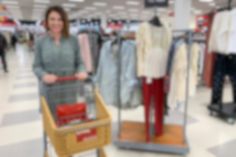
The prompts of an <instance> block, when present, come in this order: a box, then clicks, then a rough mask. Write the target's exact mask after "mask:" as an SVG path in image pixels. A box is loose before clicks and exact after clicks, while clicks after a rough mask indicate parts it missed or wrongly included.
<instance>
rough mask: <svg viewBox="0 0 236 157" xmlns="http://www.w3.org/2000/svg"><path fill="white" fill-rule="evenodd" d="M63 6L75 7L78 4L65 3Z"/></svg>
mask: <svg viewBox="0 0 236 157" xmlns="http://www.w3.org/2000/svg"><path fill="white" fill-rule="evenodd" d="M62 6H63V7H67V8H75V7H76V4H73V3H64V4H62Z"/></svg>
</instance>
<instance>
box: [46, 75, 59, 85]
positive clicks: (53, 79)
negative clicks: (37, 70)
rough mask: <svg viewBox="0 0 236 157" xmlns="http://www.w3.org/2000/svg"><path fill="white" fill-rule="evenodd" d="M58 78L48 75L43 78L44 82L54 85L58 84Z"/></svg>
mask: <svg viewBox="0 0 236 157" xmlns="http://www.w3.org/2000/svg"><path fill="white" fill-rule="evenodd" d="M57 79H58V77H57V76H56V75H53V74H46V75H44V76H43V82H44V83H46V84H54V83H56V81H57Z"/></svg>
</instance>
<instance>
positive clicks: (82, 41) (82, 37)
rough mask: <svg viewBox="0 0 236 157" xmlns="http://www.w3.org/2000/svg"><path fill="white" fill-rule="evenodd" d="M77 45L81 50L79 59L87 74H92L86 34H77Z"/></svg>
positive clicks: (90, 55)
mask: <svg viewBox="0 0 236 157" xmlns="http://www.w3.org/2000/svg"><path fill="white" fill-rule="evenodd" d="M78 40H79V45H80V49H81V57H82V60H83V62H84V65H85V68H86V71H87V72H90V73H91V72H93V62H92V54H91V49H90V43H89V37H88V35H87V34H86V33H82V34H79V36H78Z"/></svg>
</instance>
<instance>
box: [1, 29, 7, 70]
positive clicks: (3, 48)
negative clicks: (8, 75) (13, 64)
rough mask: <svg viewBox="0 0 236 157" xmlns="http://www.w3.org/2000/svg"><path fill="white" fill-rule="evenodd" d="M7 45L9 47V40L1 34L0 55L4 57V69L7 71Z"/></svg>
mask: <svg viewBox="0 0 236 157" xmlns="http://www.w3.org/2000/svg"><path fill="white" fill-rule="evenodd" d="M6 47H7V41H6V39H5V37H4V36H3V35H2V34H0V57H1V59H2V64H3V69H4V71H5V72H7V62H6V54H5V49H6Z"/></svg>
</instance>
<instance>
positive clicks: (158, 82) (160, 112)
mask: <svg viewBox="0 0 236 157" xmlns="http://www.w3.org/2000/svg"><path fill="white" fill-rule="evenodd" d="M164 96H165V95H164V79H154V80H152V83H151V84H147V82H146V79H144V80H143V98H144V105H145V106H144V108H145V125H146V140H147V142H149V141H150V107H151V104H152V101H153V104H154V109H155V124H154V125H155V135H156V136H160V135H162V133H163V117H164Z"/></svg>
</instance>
